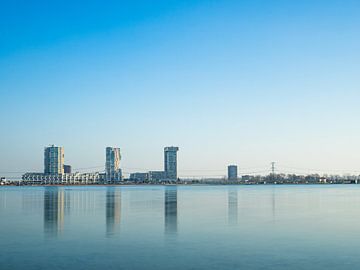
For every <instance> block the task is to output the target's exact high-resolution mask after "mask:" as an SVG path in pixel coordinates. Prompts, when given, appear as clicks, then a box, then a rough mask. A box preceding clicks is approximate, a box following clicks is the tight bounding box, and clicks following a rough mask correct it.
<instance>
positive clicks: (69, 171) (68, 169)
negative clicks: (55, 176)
mask: <svg viewBox="0 0 360 270" xmlns="http://www.w3.org/2000/svg"><path fill="white" fill-rule="evenodd" d="M64 173H71V166H70V165H64Z"/></svg>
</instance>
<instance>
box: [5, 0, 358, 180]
mask: <svg viewBox="0 0 360 270" xmlns="http://www.w3.org/2000/svg"><path fill="white" fill-rule="evenodd" d="M74 2H75V1H31V4H30V3H29V1H7V2H5V1H3V2H2V3H1V8H0V94H1V95H0V97H1V114H0V121H1V135H0V136H1V140H0V172H2V174H4V173H5V172H12V171H20V172H22V171H28V170H31V171H41V170H42V167H43V160H42V158H43V156H42V155H43V147H44V146H45V145H48V144H52V143H54V144H57V145H62V146H64V147H65V159H66V163H69V164H71V165H72V166H73V167H74V168H87V167H95V166H102V165H103V164H104V151H105V150H104V149H105V147H106V146H119V147H120V148H122V154H123V163H122V164H123V167H124V170H125V171H134V170H137V169H136V168H139V169H142V170H147V169H161V168H162V163H163V160H162V159H163V153H162V151H163V147H164V146H166V145H177V146H179V147H180V151H179V172H180V175H183V176H190V175H208V174H214V175H215V174H216V175H221V174H225V169H226V168H225V166H226V165H227V164H229V163H236V164H238V165H239V167H240V170H241V169H242V172H248V171H254V170H255V171H256V170H259V171H261V170H264V168H265V170H266V169H267V168H269V169H270V162H271V161H276V162H278V167H279V171H280V170H282V171H284V172H288V171H290V170H292V169H290V167H291V168H292V167H294V168H295V167H296V168H310V169H314V170H319V171H323V172H328V173H335V172H340V171H341V172H342V170H344V171H349V172H353V171H360V162H359V161H360V140H359V138H360V128H359V125H358V124H357V120H358V119H357V118H358V115H359V113H360V109H359V104H358V103H359V102H358V101H359V100H360V89H359V77H360V76H359V62H360V52H359V48H360V37H359V34H358V29H359V27H360V16H359V14H360V3H359V2H358V1H346V0H345V1H336V0H331V1H321V0H318V1H306V0H305V1H281V0H279V1H275V0H274V1H256V0H255V1H254V0H252V1H184V0H182V1H113V2H112V1H106V3H105V2H104V1H76V3H74ZM282 166H283V168H281V167H282ZM253 167H254V169H250V168H253ZM197 170H199V171H197ZM203 170H204V171H203ZM206 170H209V171H208V172H206ZM210 170H211V171H210ZM222 170H223V171H222ZM298 171H299V172H303V171H304V172H310V171H308V170H302V171H300V170H298Z"/></svg>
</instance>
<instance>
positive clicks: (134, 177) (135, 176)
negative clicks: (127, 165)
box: [130, 172, 149, 182]
mask: <svg viewBox="0 0 360 270" xmlns="http://www.w3.org/2000/svg"><path fill="white" fill-rule="evenodd" d="M148 180H149V173H140V172H136V173H131V174H130V181H139V182H146V181H148Z"/></svg>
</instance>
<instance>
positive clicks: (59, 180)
mask: <svg viewBox="0 0 360 270" xmlns="http://www.w3.org/2000/svg"><path fill="white" fill-rule="evenodd" d="M22 180H23V183H24V184H40V185H41V184H42V185H47V184H49V185H80V184H85V185H87V184H102V183H104V182H105V174H104V173H98V172H96V173H64V174H44V173H25V174H24V175H23V176H22Z"/></svg>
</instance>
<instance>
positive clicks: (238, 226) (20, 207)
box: [0, 185, 360, 270]
mask: <svg viewBox="0 0 360 270" xmlns="http://www.w3.org/2000/svg"><path fill="white" fill-rule="evenodd" d="M359 266H360V185H359V186H357V185H332V186H331V185H319V186H178V187H176V186H168V187H164V186H143V187H142V186H137V187H130V186H128V187H0V269H1V270H7V269H11V270H17V269H67V270H72V269H307V270H308V269H358V268H359Z"/></svg>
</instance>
